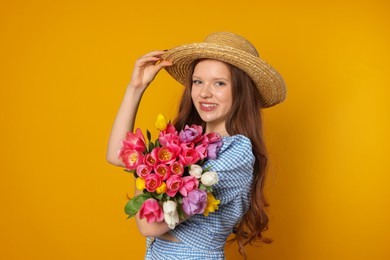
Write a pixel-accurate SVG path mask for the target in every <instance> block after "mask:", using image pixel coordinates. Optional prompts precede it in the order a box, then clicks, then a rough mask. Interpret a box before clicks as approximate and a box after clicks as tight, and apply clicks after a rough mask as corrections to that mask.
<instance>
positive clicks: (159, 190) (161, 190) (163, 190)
mask: <svg viewBox="0 0 390 260" xmlns="http://www.w3.org/2000/svg"><path fill="white" fill-rule="evenodd" d="M166 191H167V185H166V184H165V182H163V183H161V185H160V186H159V187H158V188H157V189H156V192H157V194H161V193H164V192H166Z"/></svg>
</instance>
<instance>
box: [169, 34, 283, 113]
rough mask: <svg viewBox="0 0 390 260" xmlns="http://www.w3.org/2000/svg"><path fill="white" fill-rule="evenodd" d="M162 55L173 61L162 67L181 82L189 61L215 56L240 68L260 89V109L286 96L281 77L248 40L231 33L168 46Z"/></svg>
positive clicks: (185, 76)
mask: <svg viewBox="0 0 390 260" xmlns="http://www.w3.org/2000/svg"><path fill="white" fill-rule="evenodd" d="M162 58H163V59H165V60H170V61H172V62H173V66H169V67H166V68H165V69H166V70H167V71H168V73H169V74H170V75H171V76H172V77H173V78H174V79H176V80H177V81H178V82H180V83H181V84H183V85H184V84H185V81H186V79H187V73H188V71H189V67H190V64H191V63H192V62H193V61H195V60H198V59H215V60H219V61H223V62H226V63H229V64H232V65H234V66H236V67H238V68H240V69H241V70H243V71H244V72H246V74H248V75H249V77H251V78H252V80H253V81H254V83H255V84H256V86H257V88H258V90H259V92H260V95H261V100H260V103H261V106H262V107H263V108H266V107H271V106H274V105H276V104H279V103H281V102H282V101H283V100H284V99H285V98H286V85H285V83H284V80H283V78H282V76H281V75H280V74H279V73H278V72H277V71H276V70H275V69H274V68H273V67H271V66H270V65H269V64H267V63H266V62H265V61H263V60H262V59H260V57H259V54H258V53H257V51H256V49H255V47H254V46H253V45H252V44H251V43H250V42H249V41H248V40H246V39H245V38H243V37H242V36H239V35H236V34H234V33H230V32H216V33H212V34H210V35H208V36H207V37H206V39H205V40H204V41H203V42H199V43H190V44H184V45H180V46H178V47H175V48H173V49H170V50H168V51H167V52H166V53H164V55H163V56H162Z"/></svg>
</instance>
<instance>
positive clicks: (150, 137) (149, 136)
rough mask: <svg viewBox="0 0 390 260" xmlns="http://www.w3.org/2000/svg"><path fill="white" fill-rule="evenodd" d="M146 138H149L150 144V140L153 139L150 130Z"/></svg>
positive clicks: (147, 131)
mask: <svg viewBox="0 0 390 260" xmlns="http://www.w3.org/2000/svg"><path fill="white" fill-rule="evenodd" d="M146 136H147V137H148V141H149V142H150V140H151V139H152V135H151V134H150V132H149V130H148V129H146Z"/></svg>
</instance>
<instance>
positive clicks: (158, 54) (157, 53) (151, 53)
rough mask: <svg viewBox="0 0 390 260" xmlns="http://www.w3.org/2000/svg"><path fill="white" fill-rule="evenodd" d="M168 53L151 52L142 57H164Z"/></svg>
mask: <svg viewBox="0 0 390 260" xmlns="http://www.w3.org/2000/svg"><path fill="white" fill-rule="evenodd" d="M165 52H166V51H151V52H149V53H146V54H145V55H144V56H142V57H149V56H154V57H160V56H161V55H163V54H164V53H165ZM142 57H141V58H142Z"/></svg>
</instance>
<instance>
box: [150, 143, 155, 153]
mask: <svg viewBox="0 0 390 260" xmlns="http://www.w3.org/2000/svg"><path fill="white" fill-rule="evenodd" d="M153 149H154V144H153V143H152V142H150V143H149V152H152V150H153Z"/></svg>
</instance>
